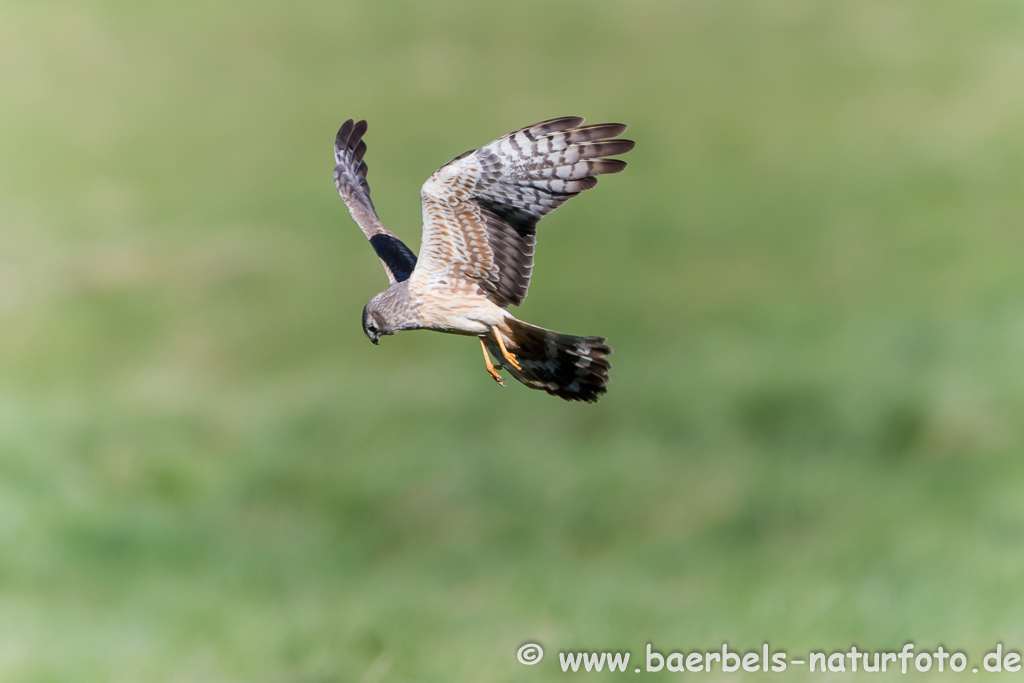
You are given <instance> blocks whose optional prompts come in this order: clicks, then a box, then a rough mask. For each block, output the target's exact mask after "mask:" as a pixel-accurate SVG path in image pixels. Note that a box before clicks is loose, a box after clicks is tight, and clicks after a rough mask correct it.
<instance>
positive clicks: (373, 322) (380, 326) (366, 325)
mask: <svg viewBox="0 0 1024 683" xmlns="http://www.w3.org/2000/svg"><path fill="white" fill-rule="evenodd" d="M376 304H377V298H376V297H374V298H373V299H371V300H370V303H368V304H366V306H364V307H363V332H364V333H365V334H366V336H367V338H369V340H370V341H372V342H373V343H374V344H377V343H379V342H380V337H381V335H384V334H394V333H395V330H394V328H393V327H392V325H391V324H390V323H389V322H388V321H387V318H385V316H384V314H383V312H382V311H381V310H380V309H379V308H378V307H377V305H376Z"/></svg>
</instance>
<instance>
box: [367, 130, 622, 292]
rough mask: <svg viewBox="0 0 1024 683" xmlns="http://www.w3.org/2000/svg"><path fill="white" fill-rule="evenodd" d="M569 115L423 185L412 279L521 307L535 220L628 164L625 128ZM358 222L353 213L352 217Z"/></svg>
mask: <svg viewBox="0 0 1024 683" xmlns="http://www.w3.org/2000/svg"><path fill="white" fill-rule="evenodd" d="M582 123H583V119H582V118H580V117H578V116H567V117H563V118H558V119H551V120H549V121H543V122H541V123H537V124H535V125H532V126H528V127H526V128H523V129H520V130H517V131H515V132H512V133H509V134H508V135H506V136H504V137H502V138H499V139H497V140H495V141H494V142H491V143H490V144H487V145H484V146H483V147H481V148H480V149H477V150H475V151H470V152H466V153H465V154H463V155H461V156H459V157H456V158H455V159H453V160H452V161H450V162H449V163H447V164H445V165H444V166H443V167H441V168H440V169H439V170H438V171H437V172H436V173H434V174H433V175H432V176H431V177H430V179H428V180H427V182H426V183H425V184H424V185H423V188H422V190H421V191H420V198H421V200H422V205H423V244H422V247H421V249H420V260H419V263H418V265H417V266H416V270H415V272H414V274H413V277H416V278H424V279H425V280H428V281H435V280H437V279H440V278H441V277H444V276H451V277H454V278H468V279H471V280H476V281H477V282H478V284H479V285H480V287H481V288H482V289H483V291H484V292H485V293H486V295H487V297H488V298H489V299H490V300H491V301H493V302H494V303H495V304H497V305H499V306H502V307H507V306H509V305H516V306H518V305H520V304H522V302H523V300H524V299H525V298H526V292H527V289H528V288H529V285H530V274H531V272H532V270H533V254H534V247H535V245H536V232H537V221H539V220H540V219H541V218H543V217H544V216H545V215H547V214H549V213H551V212H552V211H554V210H555V209H557V208H558V207H559V206H561V205H562V204H564V203H565V202H567V201H568V200H569V199H571V198H573V197H575V196H576V195H578V194H579V193H580V192H583V191H584V190H589V189H591V188H593V187H594V186H595V185H597V177H596V176H599V175H602V174H606V173H618V172H620V171H622V170H623V169H624V168H625V167H626V163H625V162H624V161H620V160H618V159H608V158H605V157H609V156H615V155H618V154H624V153H626V152H628V151H629V150H631V149H633V146H634V143H633V141H632V140H625V139H621V138H618V136H619V135H622V133H624V132H625V130H626V126H624V125H622V124H619V123H604V124H598V125H591V126H583V125H581V124H582ZM353 215H354V214H353Z"/></svg>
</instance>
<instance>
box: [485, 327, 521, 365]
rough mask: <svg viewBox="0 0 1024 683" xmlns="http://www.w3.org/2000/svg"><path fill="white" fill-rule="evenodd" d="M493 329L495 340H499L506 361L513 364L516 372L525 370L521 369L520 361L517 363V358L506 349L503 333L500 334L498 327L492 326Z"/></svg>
mask: <svg viewBox="0 0 1024 683" xmlns="http://www.w3.org/2000/svg"><path fill="white" fill-rule="evenodd" d="M491 329H492V330H494V338H495V339H497V340H498V347H499V348H500V349H501V355H503V356H505V360H507V361H508V362H509V363H511V364H512V367H514V368H515V369H516V370H522V369H523V368H522V367H520V365H519V361H517V360H516V357H515V356H513V355H512V354H511V353H509V352H508V349H506V348H505V342H503V341H501V333H500V332H498V328H497V326H495V325H491Z"/></svg>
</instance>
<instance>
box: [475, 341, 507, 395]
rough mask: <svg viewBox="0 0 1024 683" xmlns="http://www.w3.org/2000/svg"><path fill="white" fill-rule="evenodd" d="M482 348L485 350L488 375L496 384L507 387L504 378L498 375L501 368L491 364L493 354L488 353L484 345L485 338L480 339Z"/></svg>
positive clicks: (485, 364)
mask: <svg viewBox="0 0 1024 683" xmlns="http://www.w3.org/2000/svg"><path fill="white" fill-rule="evenodd" d="M480 348H482V349H483V350H484V367H486V368H487V374H489V375H490V376H491V377H493V378H494V381H495V382H497V383H498V384H500V385H501V386H505V380H504V378H502V376H501V375H499V374H498V368H500V367H501V366H500V365H498V366H495V365H494V363H492V362H491V354H489V353H487V346H486V345H485V344H484V338H483V337H480Z"/></svg>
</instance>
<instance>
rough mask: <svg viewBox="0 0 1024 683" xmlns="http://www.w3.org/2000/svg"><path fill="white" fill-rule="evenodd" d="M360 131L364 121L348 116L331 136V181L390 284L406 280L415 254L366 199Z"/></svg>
mask: <svg viewBox="0 0 1024 683" xmlns="http://www.w3.org/2000/svg"><path fill="white" fill-rule="evenodd" d="M364 133H366V121H360V122H359V123H355V122H353V121H352V119H349V120H348V121H346V122H345V123H343V124H342V126H341V129H340V130H339V131H338V137H336V138H335V139H334V158H335V160H336V161H337V162H338V165H337V166H335V167H334V184H335V185H336V186H337V188H338V194H340V195H341V198H342V199H344V200H345V204H346V205H347V206H348V212H349V213H350V214H352V220H354V221H355V222H356V225H358V226H359V228H360V230H362V231H363V234H364V235H366V238H367V239H368V240H370V244H371V245H372V246H373V250H374V251H375V252H377V256H378V258H380V262H381V264H382V265H383V266H384V270H385V271H387V274H388V280H390V281H391V284H394V283H396V282H401V281H402V280H408V279H409V276H410V275H411V274H412V270H413V268H415V267H416V254H414V253H412V250H410V249H409V247H407V246H405V244H404V243H403V242H402V240H400V239H398V238H397V237H396V236H395V233H393V232H391V231H390V230H388V229H387V228H386V227H384V224H383V223H381V222H380V219H379V218H377V210H376V209H374V208H373V202H372V201H370V186H369V185H367V184H366V170H367V169H366V162H365V161H363V155H364V154H366V143H365V142H364V141H363V134H364Z"/></svg>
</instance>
